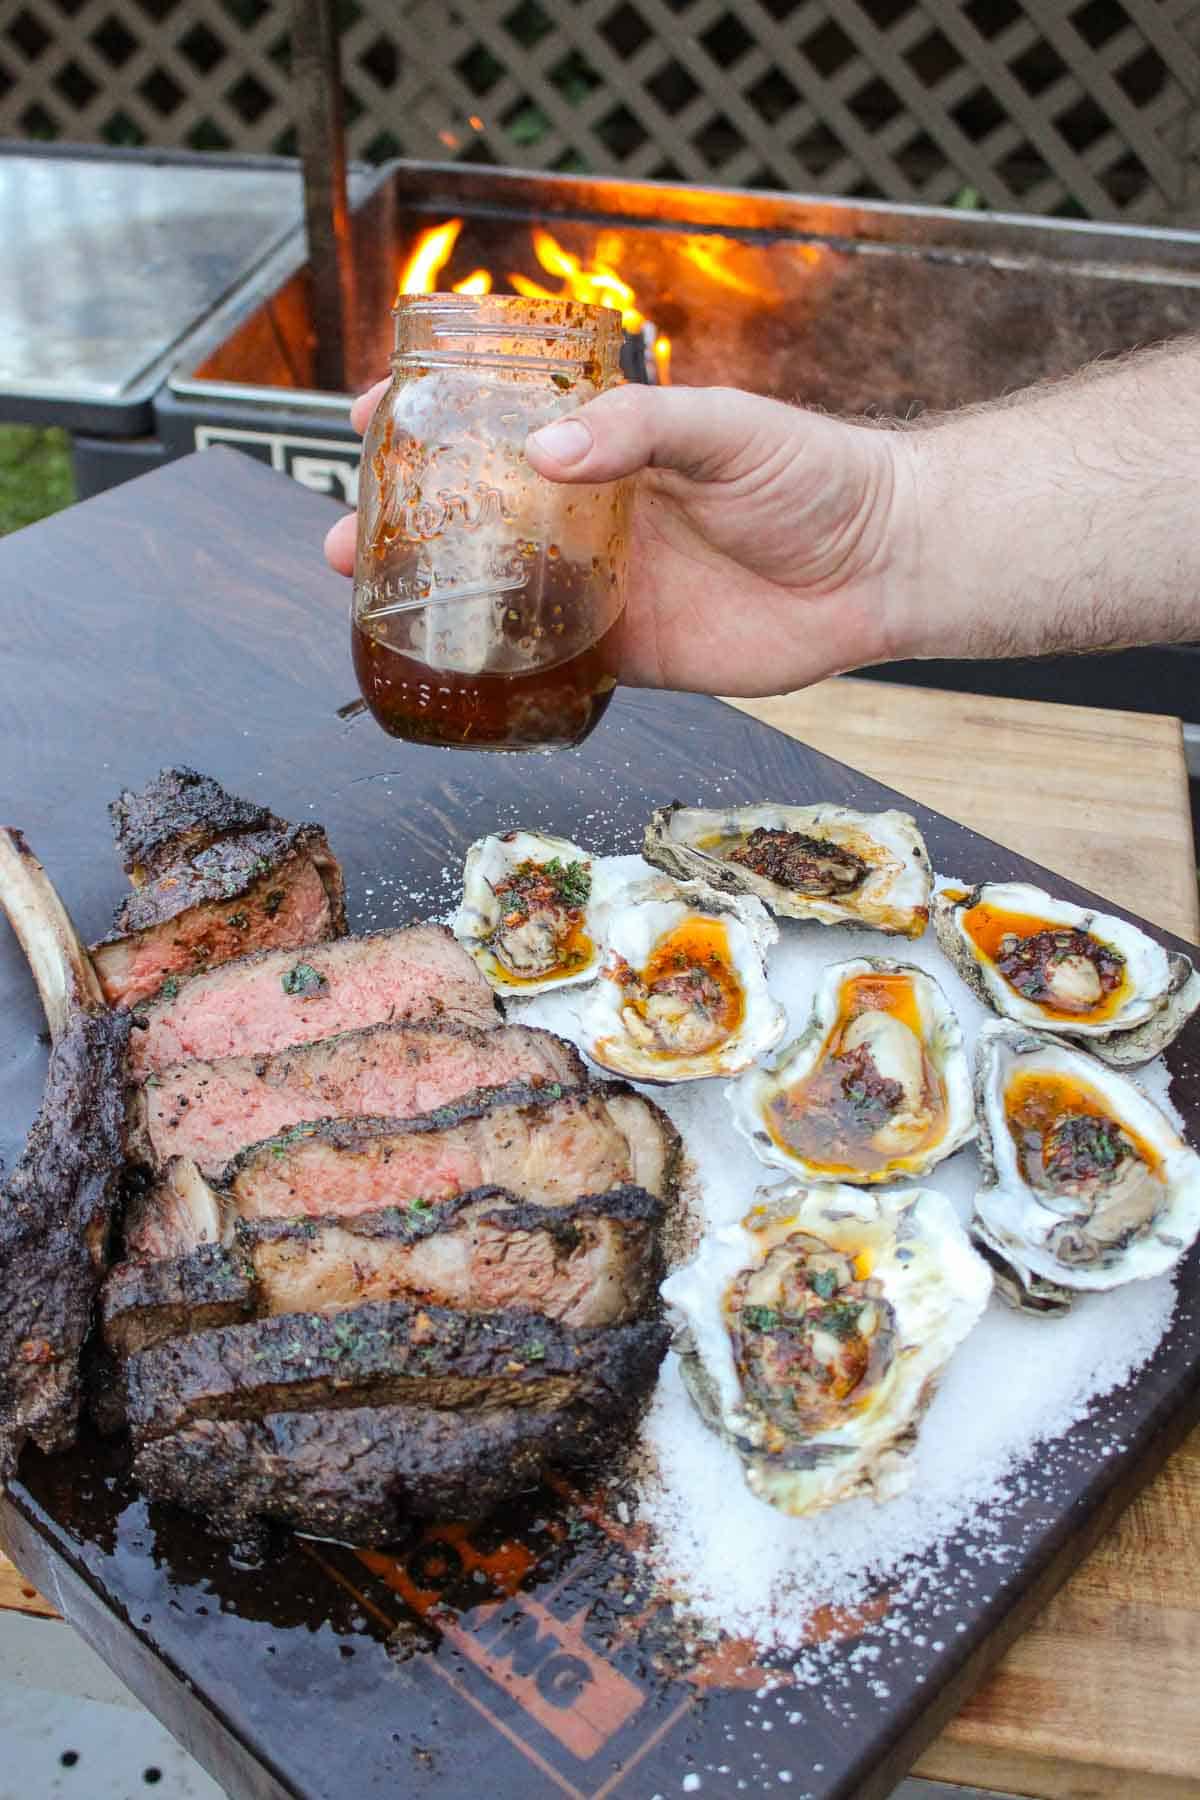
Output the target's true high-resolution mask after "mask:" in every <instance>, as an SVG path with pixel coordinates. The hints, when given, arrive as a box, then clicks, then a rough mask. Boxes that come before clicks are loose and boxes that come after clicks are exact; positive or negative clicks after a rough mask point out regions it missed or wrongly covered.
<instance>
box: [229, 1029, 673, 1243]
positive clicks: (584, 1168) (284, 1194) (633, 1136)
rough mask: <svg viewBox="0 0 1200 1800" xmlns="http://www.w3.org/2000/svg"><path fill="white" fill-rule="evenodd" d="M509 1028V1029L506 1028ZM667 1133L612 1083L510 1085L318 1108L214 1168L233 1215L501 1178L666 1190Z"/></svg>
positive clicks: (544, 1188) (440, 1193)
mask: <svg viewBox="0 0 1200 1800" xmlns="http://www.w3.org/2000/svg"><path fill="white" fill-rule="evenodd" d="M509 1029H512V1028H511V1027H510V1028H509ZM679 1159H680V1143H679V1134H678V1132H677V1131H676V1130H675V1127H674V1126H673V1125H672V1123H671V1121H670V1120H669V1119H668V1118H667V1115H666V1114H665V1113H664V1112H663V1111H662V1110H661V1109H660V1108H659V1107H657V1106H655V1104H654V1102H653V1101H652V1100H647V1099H646V1097H645V1096H644V1095H643V1094H638V1093H635V1092H634V1090H633V1089H632V1088H629V1087H626V1086H625V1084H624V1083H623V1082H617V1081H610V1082H604V1083H603V1084H601V1085H599V1086H596V1087H592V1088H582V1087H575V1088H569V1089H566V1090H564V1089H562V1088H559V1087H558V1086H557V1084H554V1083H543V1084H542V1085H541V1087H539V1088H534V1087H532V1086H529V1085H527V1084H514V1085H513V1086H511V1087H508V1088H504V1089H501V1090H499V1091H493V1092H484V1093H480V1094H469V1095H466V1096H464V1098H462V1099H461V1100H455V1101H451V1102H450V1103H448V1104H447V1105H444V1106H441V1107H439V1108H438V1110H437V1111H436V1112H435V1113H432V1114H429V1115H427V1116H426V1117H425V1118H420V1119H388V1118H359V1119H325V1120H321V1121H319V1122H317V1123H314V1124H312V1125H309V1126H299V1127H296V1128H295V1129H293V1130H292V1131H290V1132H288V1133H287V1135H286V1137H284V1138H275V1139H273V1140H268V1141H267V1142H265V1143H262V1144H255V1145H253V1146H251V1147H250V1148H248V1149H246V1150H243V1151H242V1152H241V1153H240V1154H239V1155H238V1156H237V1157H236V1158H235V1159H234V1161H233V1162H232V1163H231V1164H230V1166H229V1167H228V1168H227V1169H226V1170H225V1172H224V1175H223V1177H222V1185H223V1187H224V1190H225V1192H224V1194H223V1196H222V1205H223V1207H224V1208H225V1210H226V1212H227V1214H232V1215H234V1216H237V1217H239V1218H242V1219H272V1218H276V1219H278V1218H296V1217H302V1216H318V1215H341V1216H346V1217H349V1216H352V1215H354V1214H357V1213H366V1212H372V1211H375V1210H378V1209H380V1208H386V1207H397V1206H410V1205H412V1204H413V1203H414V1202H418V1203H429V1202H432V1201H439V1200H445V1199H448V1198H449V1197H451V1196H452V1195H454V1194H462V1193H466V1192H468V1191H469V1190H470V1189H472V1188H479V1187H503V1188H506V1189H508V1190H509V1191H510V1192H512V1193H514V1194H518V1195H520V1197H521V1198H522V1199H523V1200H527V1201H532V1202H536V1203H537V1204H538V1205H542V1206H568V1205H570V1204H571V1203H572V1202H573V1201H575V1200H577V1199H578V1198H579V1196H580V1195H581V1194H597V1193H603V1192H605V1191H607V1190H608V1189H611V1188H617V1187H622V1186H625V1185H627V1184H633V1185H635V1186H637V1187H640V1188H643V1189H645V1191H646V1192H647V1193H649V1194H652V1195H653V1196H654V1197H655V1198H656V1199H659V1200H665V1201H669V1200H671V1199H672V1198H673V1196H674V1193H675V1185H676V1176H677V1171H678V1165H679Z"/></svg>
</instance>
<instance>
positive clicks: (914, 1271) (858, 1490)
mask: <svg viewBox="0 0 1200 1800" xmlns="http://www.w3.org/2000/svg"><path fill="white" fill-rule="evenodd" d="M761 1198H762V1201H763V1204H760V1205H758V1206H756V1207H754V1209H753V1210H752V1211H751V1212H750V1213H749V1214H748V1215H747V1216H746V1218H745V1219H743V1220H742V1222H741V1223H740V1224H738V1225H730V1226H726V1227H724V1228H722V1229H720V1230H718V1231H715V1232H713V1233H711V1234H710V1235H709V1236H708V1237H707V1238H705V1239H704V1241H703V1242H702V1243H701V1246H700V1250H699V1253H698V1254H697V1256H696V1258H695V1260H694V1261H693V1262H691V1263H689V1264H688V1265H687V1266H686V1267H685V1268H682V1269H679V1270H677V1271H676V1273H675V1274H673V1275H671V1276H670V1277H669V1278H668V1279H667V1281H666V1282H664V1284H663V1289H662V1293H663V1298H664V1300H665V1301H666V1302H667V1304H668V1306H669V1307H670V1309H671V1312H672V1314H673V1315H674V1318H675V1321H676V1323H677V1326H678V1338H677V1345H676V1347H677V1349H678V1350H679V1353H680V1359H681V1360H680V1368H681V1372H682V1374H683V1378H684V1381H685V1383H686V1385H687V1387H688V1390H689V1392H690V1393H691V1395H692V1398H693V1399H694V1401H695V1402H696V1405H697V1407H698V1408H699V1411H700V1413H701V1415H702V1417H703V1418H704V1420H705V1422H706V1423H707V1424H708V1425H710V1426H711V1427H712V1428H713V1430H715V1431H717V1432H719V1433H720V1434H721V1436H723V1437H725V1438H727V1439H728V1440H729V1442H730V1443H731V1444H732V1445H733V1447H734V1449H735V1450H736V1451H737V1453H738V1455H739V1456H740V1457H741V1459H742V1462H743V1464H744V1467H745V1473H746V1481H747V1483H748V1485H749V1487H750V1488H751V1490H752V1491H753V1492H754V1493H755V1494H757V1495H758V1497H759V1498H760V1499H761V1500H766V1501H769V1502H770V1504H771V1505H772V1506H777V1507H778V1508H779V1509H780V1510H781V1511H782V1512H786V1513H793V1514H802V1513H810V1512H816V1511H817V1510H819V1509H820V1508H822V1507H826V1506H832V1505H833V1504H834V1503H835V1502H837V1501H840V1500H848V1499H850V1498H851V1497H852V1496H853V1495H856V1494H868V1495H871V1496H872V1497H873V1498H875V1499H877V1500H884V1499H890V1498H891V1497H892V1496H893V1495H895V1494H897V1493H900V1492H901V1491H902V1490H903V1489H904V1488H905V1487H907V1486H908V1484H909V1480H910V1468H909V1464H908V1460H907V1459H908V1457H909V1455H910V1453H911V1451H912V1449H913V1446H914V1444H915V1441H916V1434H917V1427H918V1425H919V1423H920V1420H921V1417H922V1414H923V1413H924V1411H925V1409H926V1407H927V1406H928V1405H929V1402H930V1400H931V1399H932V1397H933V1393H934V1390H935V1388H936V1385H937V1381H938V1378H939V1376H940V1374H941V1371H942V1370H943V1368H944V1367H945V1365H946V1363H947V1362H948V1361H949V1359H950V1357H951V1355H952V1354H953V1352H954V1351H955V1350H956V1349H957V1347H958V1345H959V1344H960V1343H961V1342H962V1341H963V1339H964V1338H965V1337H966V1336H967V1333H968V1332H969V1331H970V1330H971V1328H972V1326H973V1325H974V1324H975V1323H976V1321H977V1320H978V1318H979V1317H980V1315H981V1314H982V1312H983V1310H984V1308H985V1306H986V1305H987V1301H988V1295H989V1293H990V1291H991V1285H992V1280H991V1276H990V1274H989V1273H988V1269H987V1265H986V1264H985V1263H984V1261H983V1260H982V1258H981V1257H980V1256H978V1255H977V1254H976V1252H975V1251H974V1250H973V1249H972V1248H971V1245H970V1243H969V1242H968V1240H967V1236H966V1233H965V1232H964V1230H963V1228H962V1226H961V1225H960V1224H959V1222H958V1219H957V1217H956V1216H955V1213H954V1209H953V1207H952V1206H951V1205H950V1203H949V1201H948V1200H946V1199H945V1198H944V1196H943V1195H941V1194H938V1193H935V1192H934V1191H932V1190H930V1189H921V1188H910V1189H905V1190H904V1191H887V1190H879V1191H877V1192H874V1193H870V1194H866V1193H863V1192H862V1191H861V1190H860V1189H857V1188H849V1187H818V1188H805V1187H802V1186H799V1185H796V1186H793V1185H791V1184H789V1185H787V1186H785V1187H782V1188H777V1189H775V1190H773V1191H767V1192H765V1193H764V1194H763V1195H762V1196H761Z"/></svg>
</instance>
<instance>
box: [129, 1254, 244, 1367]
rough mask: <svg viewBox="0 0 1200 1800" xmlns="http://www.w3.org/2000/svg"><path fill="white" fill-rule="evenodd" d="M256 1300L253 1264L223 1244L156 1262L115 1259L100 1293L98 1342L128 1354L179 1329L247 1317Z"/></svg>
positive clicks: (201, 1328)
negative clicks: (116, 1262) (113, 1267)
mask: <svg viewBox="0 0 1200 1800" xmlns="http://www.w3.org/2000/svg"><path fill="white" fill-rule="evenodd" d="M257 1300H258V1290H257V1285H256V1282H255V1276H254V1266H253V1264H252V1263H251V1262H250V1261H249V1259H248V1258H247V1257H246V1256H244V1255H243V1253H242V1252H241V1251H240V1250H239V1249H237V1248H235V1249H233V1250H228V1249H226V1248H225V1246H224V1245H223V1244H201V1245H200V1246H199V1247H198V1248H197V1249H195V1250H191V1251H189V1252H188V1254H187V1255H186V1256H171V1257H164V1258H163V1259H162V1260H161V1261H159V1262H127V1263H119V1264H118V1265H117V1267H116V1268H115V1269H113V1270H111V1272H110V1273H109V1276H108V1279H107V1281H106V1282H105V1283H104V1290H103V1293H102V1295H101V1307H100V1315H101V1320H102V1329H103V1335H104V1342H105V1344H106V1345H107V1346H108V1348H109V1349H110V1350H112V1351H114V1352H115V1353H116V1354H117V1355H118V1356H133V1355H135V1354H136V1353H137V1352H138V1351H140V1350H148V1349H150V1347H151V1346H152V1345H154V1344H159V1343H162V1342H164V1341H165V1340H166V1339H167V1338H171V1337H178V1336H179V1335H180V1334H181V1333H184V1332H189V1331H204V1330H207V1329H208V1328H209V1327H210V1326H213V1325H233V1324H236V1323H237V1322H238V1321H239V1320H242V1319H251V1318H253V1317H254V1314H255V1312H256V1311H257Z"/></svg>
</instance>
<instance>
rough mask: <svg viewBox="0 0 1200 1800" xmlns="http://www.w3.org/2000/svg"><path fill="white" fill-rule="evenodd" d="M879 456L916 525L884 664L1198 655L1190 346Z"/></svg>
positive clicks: (1199, 468)
mask: <svg viewBox="0 0 1200 1800" xmlns="http://www.w3.org/2000/svg"><path fill="white" fill-rule="evenodd" d="M895 448H896V449H897V451H898V453H899V460H900V465H901V467H902V468H904V471H905V474H904V479H905V481H906V483H907V487H908V492H909V496H910V500H909V504H910V506H911V507H912V508H913V510H914V513H915V517H916V520H917V527H916V551H915V558H914V564H913V568H912V571H911V575H910V577H909V580H908V581H907V583H906V588H907V593H906V595H905V598H904V601H903V604H902V605H901V606H900V607H899V608H898V609H897V628H896V632H895V635H894V646H895V652H896V654H897V655H905V656H917V657H929V656H1025V655H1037V654H1040V653H1044V652H1048V651H1054V650H1069V649H1088V648H1111V647H1116V646H1118V645H1122V644H1134V643H1151V642H1159V643H1162V642H1172V641H1174V642H1179V641H1184V640H1188V639H1200V344H1197V343H1196V342H1195V341H1193V340H1182V341H1179V342H1177V343H1175V344H1172V345H1167V346H1164V347H1162V348H1160V349H1157V350H1151V351H1147V352H1142V353H1140V354H1138V355H1135V356H1132V357H1127V358H1123V359H1121V360H1120V361H1119V362H1114V363H1109V364H1102V365H1097V366H1094V367H1093V368H1091V369H1089V370H1085V371H1084V372H1083V373H1082V374H1080V375H1077V376H1073V377H1071V378H1070V379H1069V380H1067V381H1063V382H1058V383H1054V384H1047V385H1044V386H1042V387H1039V388H1035V389H1031V390H1027V391H1026V392H1025V393H1023V394H1020V395H1016V396H1013V397H1012V398H1011V399H1008V400H1006V401H1002V402H998V403H994V404H991V405H987V406H982V407H977V408H971V409H969V410H967V411H964V412H961V413H957V414H950V415H947V416H946V417H945V418H943V419H941V420H937V421H934V422H932V423H931V424H929V425H920V426H918V427H917V428H915V429H914V430H912V431H911V432H908V433H905V434H902V435H901V436H900V438H899V440H898V441H897V442H896V444H895Z"/></svg>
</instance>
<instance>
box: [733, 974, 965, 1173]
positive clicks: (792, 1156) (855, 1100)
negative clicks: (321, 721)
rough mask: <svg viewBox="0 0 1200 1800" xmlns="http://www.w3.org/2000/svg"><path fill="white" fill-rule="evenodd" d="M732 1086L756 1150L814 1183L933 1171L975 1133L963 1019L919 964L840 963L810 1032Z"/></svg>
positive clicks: (825, 982)
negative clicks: (955, 1014) (961, 1021)
mask: <svg viewBox="0 0 1200 1800" xmlns="http://www.w3.org/2000/svg"><path fill="white" fill-rule="evenodd" d="M727 1093H728V1097H729V1101H730V1104H731V1106H732V1108H733V1116H734V1122H735V1124H736V1125H737V1127H738V1129H739V1131H741V1132H742V1133H743V1135H744V1136H745V1137H747V1138H748V1139H749V1141H750V1144H751V1146H752V1148H753V1150H754V1153H755V1155H756V1156H758V1157H759V1159H760V1160H761V1161H762V1162H764V1163H767V1164H768V1165H769V1166H772V1167H777V1168H781V1169H788V1170H790V1171H791V1172H792V1173H793V1174H800V1175H803V1176H804V1177H805V1178H806V1179H807V1180H809V1181H845V1182H854V1183H860V1184H866V1185H873V1184H874V1183H876V1182H886V1181H893V1180H895V1179H896V1178H897V1177H898V1176H903V1175H923V1174H925V1173H926V1171H927V1170H929V1169H932V1168H933V1167H934V1165H935V1164H936V1163H939V1162H941V1161H942V1159H943V1157H946V1156H949V1155H950V1154H951V1152H952V1151H954V1150H957V1149H958V1147H959V1145H960V1144H965V1143H966V1142H967V1140H968V1139H969V1138H972V1137H973V1136H974V1135H975V1114H974V1107H973V1105H972V1098H971V1071H970V1065H969V1063H968V1061H967V1055H966V1051H965V1050H964V1048H963V1039H962V1031H961V1029H960V1027H959V1023H958V1020H957V1019H956V1018H955V1016H954V1014H953V1012H952V1011H951V1010H950V1006H949V1004H948V1003H947V1000H946V997H945V995H944V994H943V993H942V990H941V988H940V987H939V986H938V984H937V982H936V981H935V980H934V979H933V977H932V976H931V975H927V974H926V973H925V971H924V970H923V969H918V968H916V967H915V966H914V965H912V964H911V963H895V962H884V961H880V960H878V959H877V958H874V957H861V958H859V959H857V960H856V961H853V962H843V963H833V964H832V965H831V966H830V967H829V968H828V969H827V970H826V971H825V974H824V976H823V977H822V980H821V983H820V986H819V987H818V989H817V993H816V997H815V1000H814V1002H813V1010H812V1016H811V1018H810V1021H809V1024H808V1026H807V1028H806V1029H805V1030H804V1031H803V1032H802V1033H801V1035H800V1036H799V1037H798V1038H796V1039H795V1041H794V1042H793V1043H791V1044H788V1045H787V1046H786V1048H785V1049H784V1050H782V1051H781V1052H780V1054H779V1055H778V1056H777V1057H776V1058H775V1059H774V1061H773V1062H772V1063H771V1064H770V1065H769V1066H768V1067H766V1068H762V1069H752V1070H751V1071H750V1072H749V1073H748V1074H746V1075H743V1076H742V1078H741V1079H740V1080H739V1081H735V1082H732V1083H731V1084H730V1086H729V1088H728V1089H727Z"/></svg>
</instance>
